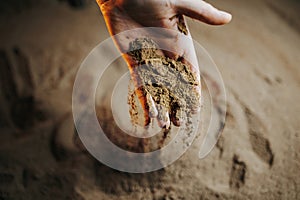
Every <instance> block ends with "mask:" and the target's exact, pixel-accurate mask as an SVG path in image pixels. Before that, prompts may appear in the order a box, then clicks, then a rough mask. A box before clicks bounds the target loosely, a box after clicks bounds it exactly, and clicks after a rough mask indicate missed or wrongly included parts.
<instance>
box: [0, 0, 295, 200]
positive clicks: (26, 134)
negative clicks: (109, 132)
mask: <svg viewBox="0 0 300 200" xmlns="http://www.w3.org/2000/svg"><path fill="white" fill-rule="evenodd" d="M210 3H212V4H213V5H215V6H216V7H218V8H222V9H224V10H226V11H229V12H231V13H232V14H233V21H232V22H231V23H230V24H229V25H226V26H221V27H212V26H208V25H205V24H202V23H199V22H196V21H193V20H188V24H189V27H190V30H191V32H192V36H193V38H194V39H195V40H196V41H198V42H199V43H201V44H202V45H203V46H204V47H205V48H206V49H207V51H208V52H209V53H210V55H211V56H212V58H213V59H214V61H215V62H216V64H217V66H219V70H220V72H221V74H222V76H223V79H224V82H225V86H226V93H227V98H228V105H227V106H228V107H227V109H228V113H227V118H226V125H225V129H224V132H223V133H222V136H221V138H220V140H219V142H218V144H217V146H216V147H215V148H214V149H213V151H212V152H211V153H210V154H209V156H207V157H206V158H205V159H204V160H199V159H197V158H198V157H197V155H198V150H199V148H198V147H199V143H197V141H196V142H195V143H194V145H193V146H192V148H190V149H189V150H188V152H187V153H186V154H185V155H184V156H183V157H182V158H181V159H179V160H178V161H176V162H175V163H174V164H173V165H171V166H169V167H167V168H165V169H164V170H160V171H157V172H152V173H147V174H127V173H121V172H117V171H115V170H112V169H110V168H108V167H106V166H104V165H102V164H101V163H99V162H98V161H96V160H95V159H93V158H92V157H91V156H90V155H89V154H88V153H87V152H85V151H82V150H81V149H82V146H81V145H80V142H79V141H78V139H76V138H75V139H74V136H73V135H74V126H73V122H72V117H71V94H72V86H73V81H74V77H75V75H76V72H77V69H78V67H79V65H80V63H81V62H82V61H83V59H84V58H85V57H86V55H87V54H88V53H89V52H90V51H91V50H92V49H93V48H94V47H95V46H96V45H97V44H98V43H99V42H101V41H103V40H105V39H106V38H107V37H108V36H109V35H108V33H107V30H106V27H105V24H104V21H103V18H102V16H101V13H100V12H99V9H98V7H97V5H96V4H95V3H94V2H93V1H87V2H86V5H85V6H84V7H81V6H80V5H79V7H78V5H77V6H76V4H73V5H70V4H68V2H66V1H50V0H41V1H37V0H24V1H17V0H13V1H2V2H1V3H0V5H1V7H0V16H1V17H0V28H1V29H0V30H1V32H0V34H1V35H0V36H1V37H0V63H1V64H0V88H1V90H0V94H1V95H0V102H1V104H0V105H1V106H0V112H1V113H0V199H5V200H6V199H38V200H39V199H125V200H127V199H144V200H146V199H155V200H156V199H159V200H160V199H165V200H167V199H168V200H169V199H188V200H190V199H191V200H194V199H299V198H300V178H299V176H300V170H299V169H300V153H299V152H300V146H299V142H300V138H299V137H300V131H299V130H300V123H299V122H300V104H299V102H300V66H299V63H300V56H299V55H300V48H299V47H300V37H299V34H300V21H299V19H300V14H299V9H300V2H299V1H296V0H294V1H292V0H289V1H283V0H280V1H271V0H263V1H260V0H252V1H233V0H226V1H225V0H224V1H219V0H217V1H210ZM62 141H63V142H62ZM63 147H64V148H63Z"/></svg>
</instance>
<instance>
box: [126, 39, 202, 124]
mask: <svg viewBox="0 0 300 200" xmlns="http://www.w3.org/2000/svg"><path fill="white" fill-rule="evenodd" d="M129 48H130V49H129V50H130V51H129V52H130V53H129V54H130V55H131V56H132V57H133V58H134V59H135V60H136V62H137V66H136V67H134V69H133V74H134V77H135V79H136V80H135V82H136V84H137V85H136V86H137V88H139V89H140V90H142V93H143V94H144V95H145V96H147V101H148V99H149V95H150V96H151V97H152V99H153V101H154V103H155V106H156V108H157V110H158V116H157V119H158V120H159V121H163V122H166V121H167V120H168V115H169V117H170V119H171V121H172V122H173V123H174V122H175V125H182V124H185V125H186V126H187V125H188V124H189V123H190V118H191V113H192V112H191V111H192V110H193V107H194V106H195V105H198V104H199V102H200V95H199V93H197V92H196V91H195V88H194V87H195V86H198V85H199V82H198V80H197V78H196V76H195V75H194V74H193V73H192V71H191V70H190V66H189V65H187V64H184V63H183V62H181V60H180V59H179V60H173V59H170V58H168V57H165V56H162V55H159V53H158V45H157V44H156V43H155V42H154V41H153V40H152V39H150V38H138V39H135V40H134V41H133V42H131V43H130V47H129ZM128 96H129V101H128V102H129V103H130V107H131V109H130V115H131V119H132V122H133V123H137V121H136V120H137V114H138V111H137V106H136V105H135V101H134V100H132V97H133V96H134V95H132V94H129V95H128ZM151 97H150V98H151ZM152 112H153V111H151V109H150V108H149V113H150V115H151V113H152ZM164 128H165V129H168V127H164Z"/></svg>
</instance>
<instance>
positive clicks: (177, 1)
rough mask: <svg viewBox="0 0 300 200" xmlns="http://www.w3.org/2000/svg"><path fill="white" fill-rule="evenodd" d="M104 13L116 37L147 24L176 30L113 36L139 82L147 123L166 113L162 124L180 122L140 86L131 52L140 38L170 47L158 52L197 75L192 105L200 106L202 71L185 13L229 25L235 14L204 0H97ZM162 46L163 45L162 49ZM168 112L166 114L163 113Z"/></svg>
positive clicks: (140, 98) (194, 109) (137, 89)
mask: <svg viewBox="0 0 300 200" xmlns="http://www.w3.org/2000/svg"><path fill="white" fill-rule="evenodd" d="M97 3H98V5H99V7H100V9H101V12H102V13H103V16H104V18H105V22H106V25H107V27H108V30H109V32H110V34H111V35H112V36H114V35H116V34H118V33H120V32H124V31H126V30H132V29H136V28H143V27H161V28H166V29H171V30H175V31H172V32H171V35H170V34H161V35H159V36H158V35H151V33H149V32H147V29H140V31H139V32H130V33H129V34H128V35H126V36H124V35H123V36H121V37H113V39H114V41H115V44H116V46H117V47H118V48H119V50H120V51H121V52H122V53H123V57H124V59H125V61H126V62H127V64H128V67H129V70H130V72H131V76H132V79H133V80H134V82H135V85H136V87H137V88H136V95H137V96H138V98H139V101H140V102H141V105H142V107H143V110H144V114H145V125H148V124H149V123H150V118H151V117H157V116H164V119H163V118H162V117H160V118H159V120H158V121H159V124H160V125H161V127H169V125H170V121H172V122H173V124H174V125H176V126H179V125H180V119H178V118H177V117H175V116H176V113H175V112H172V113H170V112H167V111H161V110H159V109H157V104H155V102H154V101H153V98H152V97H151V94H149V93H147V92H145V90H143V89H141V88H139V87H138V85H139V84H140V83H139V81H140V80H141V77H139V75H137V73H136V70H134V69H135V67H136V66H137V65H138V64H137V62H136V60H134V58H133V57H132V56H131V55H130V54H128V53H127V52H128V50H129V49H130V44H132V41H135V40H136V39H137V38H141V37H145V36H147V37H148V36H149V35H150V37H151V39H153V41H155V43H156V44H158V45H159V46H160V45H162V46H165V47H168V49H169V50H170V51H164V50H159V52H158V54H161V55H164V56H165V57H167V58H170V59H173V60H175V61H178V60H180V62H182V63H184V64H186V65H188V66H189V69H190V71H191V72H192V73H193V74H194V76H195V82H194V83H193V91H191V92H194V93H197V95H196V96H198V97H199V98H198V99H197V101H196V102H194V103H193V105H192V109H191V110H192V111H194V112H197V111H198V110H199V109H200V91H201V85H200V72H199V68H198V63H197V58H196V54H195V50H194V46H193V42H192V40H189V41H188V42H187V40H186V37H184V36H187V37H189V38H191V35H190V31H189V29H188V27H187V25H186V22H185V18H184V16H188V17H191V18H193V19H196V20H199V21H202V22H204V23H207V24H211V25H222V24H226V23H228V22H229V21H230V20H231V15H230V14H228V13H226V12H223V11H219V10H217V9H216V8H214V7H212V6H211V5H210V4H208V3H206V2H204V1H202V0H97ZM158 49H159V48H158ZM160 112H166V113H160Z"/></svg>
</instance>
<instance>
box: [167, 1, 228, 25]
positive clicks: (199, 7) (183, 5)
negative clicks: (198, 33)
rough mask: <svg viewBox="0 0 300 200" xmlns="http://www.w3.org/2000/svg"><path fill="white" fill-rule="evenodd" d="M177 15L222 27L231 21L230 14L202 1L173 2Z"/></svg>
mask: <svg viewBox="0 0 300 200" xmlns="http://www.w3.org/2000/svg"><path fill="white" fill-rule="evenodd" d="M173 1H174V6H175V9H176V10H177V12H178V13H179V14H183V15H186V16H188V17H191V18H193V19H197V20H199V21H202V22H204V23H207V24H211V25H223V24H227V23H229V22H230V21H231V18H232V16H231V14H229V13H227V12H224V11H220V10H218V9H216V8H214V7H213V6H212V5H210V4H208V3H206V2H204V1H202V0H173Z"/></svg>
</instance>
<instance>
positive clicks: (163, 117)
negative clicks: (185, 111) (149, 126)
mask: <svg viewBox="0 0 300 200" xmlns="http://www.w3.org/2000/svg"><path fill="white" fill-rule="evenodd" d="M157 109H158V115H157V122H158V125H159V126H160V127H161V128H166V129H168V128H169V127H170V124H171V122H170V117H169V112H168V110H167V109H166V108H165V107H164V106H162V105H157Z"/></svg>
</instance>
